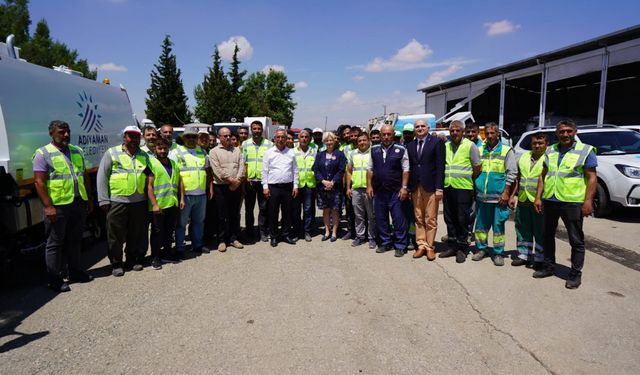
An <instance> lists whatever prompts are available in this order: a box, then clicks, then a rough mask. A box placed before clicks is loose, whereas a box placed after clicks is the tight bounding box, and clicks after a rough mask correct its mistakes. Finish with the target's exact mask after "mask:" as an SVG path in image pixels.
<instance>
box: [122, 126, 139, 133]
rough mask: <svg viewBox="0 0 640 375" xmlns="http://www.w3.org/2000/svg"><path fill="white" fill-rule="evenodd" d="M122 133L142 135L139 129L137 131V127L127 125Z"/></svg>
mask: <svg viewBox="0 0 640 375" xmlns="http://www.w3.org/2000/svg"><path fill="white" fill-rule="evenodd" d="M124 133H138V134H142V132H141V131H140V129H138V127H137V126H135V125H129V126H127V127H126V128H124V130H123V131H122V134H124Z"/></svg>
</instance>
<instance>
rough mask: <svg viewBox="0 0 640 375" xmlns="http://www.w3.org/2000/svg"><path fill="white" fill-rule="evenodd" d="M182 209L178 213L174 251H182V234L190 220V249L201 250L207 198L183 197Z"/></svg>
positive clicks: (203, 195)
mask: <svg viewBox="0 0 640 375" xmlns="http://www.w3.org/2000/svg"><path fill="white" fill-rule="evenodd" d="M184 203H185V205H184V209H183V210H181V211H180V216H179V217H178V225H176V249H177V250H178V251H184V232H185V228H186V227H187V223H188V222H189V218H191V226H190V227H189V228H190V234H191V248H192V249H193V250H196V251H197V250H200V249H202V231H203V230H204V216H205V213H206V211H207V196H206V195H205V194H202V195H185V197H184Z"/></svg>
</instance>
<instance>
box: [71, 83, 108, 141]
mask: <svg viewBox="0 0 640 375" xmlns="http://www.w3.org/2000/svg"><path fill="white" fill-rule="evenodd" d="M78 96H79V97H80V101H79V102H76V103H77V104H78V107H80V110H81V112H80V113H78V116H80V118H82V124H80V127H81V128H82V130H84V131H85V132H87V133H88V132H90V131H92V130H93V131H95V132H96V133H97V132H99V131H100V130H102V124H101V123H100V119H101V118H102V116H100V114H98V105H97V104H94V103H93V98H92V97H91V95H87V93H86V92H84V91H83V92H82V93H81V94H78Z"/></svg>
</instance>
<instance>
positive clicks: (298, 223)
mask: <svg viewBox="0 0 640 375" xmlns="http://www.w3.org/2000/svg"><path fill="white" fill-rule="evenodd" d="M429 130H430V129H429V125H428V124H427V122H426V121H423V120H417V121H416V122H415V124H407V125H405V127H404V128H403V131H402V132H399V133H398V132H396V131H395V130H394V127H393V126H391V125H384V126H382V128H381V129H379V130H374V131H371V132H366V131H364V130H362V129H360V128H358V127H350V126H348V125H343V126H340V127H339V128H338V130H337V131H336V132H323V131H322V130H321V129H318V128H317V129H314V130H311V129H305V130H302V131H301V132H300V133H299V135H298V142H297V144H295V143H293V142H294V137H293V135H292V134H291V133H290V132H288V131H287V130H285V129H280V130H277V131H276V132H275V134H274V135H273V138H272V140H269V139H267V138H265V137H264V136H263V124H262V123H261V122H259V121H254V122H253V123H251V124H250V128H249V129H248V128H240V129H239V130H238V131H237V133H236V134H232V132H231V130H230V129H228V128H220V129H219V130H218V132H217V134H210V133H209V132H208V131H198V130H197V129H195V128H186V129H185V131H184V133H183V134H182V135H181V142H180V143H181V144H180V145H178V144H176V142H174V136H173V127H172V126H171V125H163V126H161V127H160V129H156V128H155V127H153V126H148V127H145V128H144V129H143V130H142V131H141V130H140V129H139V128H138V127H136V126H128V127H126V128H125V129H124V131H123V142H122V144H120V145H117V146H114V147H111V148H110V149H108V151H107V152H105V154H104V156H103V158H102V160H101V162H100V166H99V168H98V173H97V187H96V190H97V202H98V204H99V206H100V208H101V209H102V210H103V211H104V212H106V230H107V243H108V244H107V247H108V258H109V261H110V263H111V266H112V274H113V276H116V277H119V276H122V275H124V272H125V270H127V269H130V270H135V271H139V270H142V269H143V261H144V258H145V256H146V254H147V249H148V248H149V244H150V247H151V267H153V268H154V269H161V268H162V264H163V263H166V262H178V261H180V260H181V259H184V258H185V254H186V246H185V239H186V237H187V236H189V237H190V240H191V250H192V251H193V252H196V253H208V252H210V251H211V250H214V249H217V250H218V251H219V252H225V251H226V250H227V248H228V247H233V248H243V247H244V245H245V244H248V243H255V242H257V241H263V242H270V245H271V246H273V247H276V246H278V244H279V243H280V242H285V243H289V244H295V243H296V242H297V241H299V240H301V239H304V241H307V242H311V241H312V240H313V236H314V235H315V234H316V233H315V231H314V222H315V217H316V211H315V210H316V207H317V209H319V210H322V219H323V231H322V233H321V235H322V236H321V237H320V239H321V240H322V241H332V242H333V241H337V239H338V235H339V229H340V222H341V219H342V218H346V222H347V228H345V229H346V233H345V234H343V235H342V236H341V238H342V239H343V240H351V246H353V247H357V246H361V245H365V244H367V245H368V247H369V248H370V249H375V251H376V252H377V253H385V252H387V251H391V250H393V251H394V255H395V256H396V257H402V256H404V255H405V254H406V253H407V251H408V250H415V252H414V254H413V257H414V258H421V257H423V256H426V258H427V259H428V260H429V261H433V260H434V259H435V258H436V249H435V238H436V232H437V229H438V228H437V227H438V220H437V215H438V211H439V205H440V202H441V201H442V202H443V206H444V207H443V208H444V210H443V211H444V221H445V223H446V236H444V237H443V241H444V242H445V243H446V250H444V251H442V252H440V254H439V257H440V258H447V257H455V258H456V262H458V263H462V262H465V260H466V258H467V256H468V254H469V250H470V242H472V241H475V248H476V250H477V251H476V252H475V254H473V256H472V260H474V261H480V260H482V259H484V258H485V257H490V258H491V259H492V261H493V263H494V264H495V265H496V266H503V265H504V256H503V254H504V245H505V222H506V221H507V219H508V218H509V216H510V214H511V212H512V210H515V225H516V236H517V250H518V254H519V255H518V257H517V258H516V259H514V260H513V261H512V262H511V264H512V265H513V266H524V265H526V266H528V267H532V268H533V269H534V271H535V272H534V273H533V277H535V278H542V277H548V276H552V275H554V265H555V231H556V227H557V224H558V220H559V218H562V219H563V221H564V223H565V226H566V228H567V231H568V234H569V239H570V243H571V272H570V273H569V276H568V278H567V281H566V287H567V288H577V287H579V286H580V283H581V275H582V267H583V263H584V235H583V232H582V220H583V217H584V216H588V215H590V214H591V213H592V210H593V209H592V200H593V196H594V193H595V183H596V172H595V168H596V166H597V159H596V157H595V153H594V152H593V148H592V147H591V146H589V145H586V144H582V143H580V142H577V141H576V140H575V134H576V132H577V127H576V125H575V123H573V122H572V121H569V120H566V121H561V122H560V123H558V125H557V128H556V134H557V136H558V139H559V143H558V144H554V145H549V141H548V139H547V137H546V135H545V134H544V133H542V132H541V133H536V134H535V135H534V136H533V141H532V150H531V151H529V152H526V153H524V154H522V155H519V156H516V154H515V153H514V151H513V149H511V147H509V146H508V145H506V144H503V143H502V142H501V140H500V136H499V134H500V133H499V128H498V125H497V124H495V123H488V124H486V125H485V127H484V134H485V139H484V140H482V139H480V138H479V137H478V133H479V132H478V130H479V129H478V126H477V125H476V124H472V123H471V124H467V125H466V126H465V124H463V123H462V122H460V121H453V122H452V123H451V124H450V125H449V138H448V140H443V139H442V138H441V137H438V136H437V135H436V134H431V133H430V132H429ZM49 134H50V135H51V143H49V144H47V145H45V146H43V147H41V148H39V149H38V150H36V153H35V154H34V162H33V170H34V176H35V182H36V189H37V192H38V195H39V197H40V199H41V200H42V203H43V205H44V213H45V227H46V232H47V236H48V237H47V245H46V264H47V270H48V275H49V286H50V287H51V288H53V289H54V290H56V291H58V292H64V291H68V290H69V289H70V288H69V285H68V282H69V281H71V282H73V281H79V282H87V281H90V280H91V276H90V275H88V274H87V273H86V272H84V271H83V270H82V269H81V267H80V263H79V253H80V239H81V235H82V223H83V222H84V219H85V217H86V214H87V212H91V210H92V209H93V204H92V201H93V197H92V194H91V192H92V191H93V189H92V188H91V186H90V178H89V176H88V175H87V171H86V168H85V161H84V156H83V154H82V150H81V149H80V148H78V147H76V146H74V145H72V144H70V143H69V140H70V128H69V125H68V124H67V123H65V122H62V121H53V122H51V124H50V125H49ZM232 136H235V137H236V140H237V142H238V143H234V141H232ZM141 138H144V141H145V144H144V146H142V147H141V146H140V143H141ZM238 145H239V146H238ZM243 201H244V206H245V230H244V232H241V228H240V210H241V207H242V202H243ZM256 203H257V205H258V217H257V225H256V222H255V217H254V209H255V205H256ZM343 212H344V215H343ZM149 226H151V230H150V231H149ZM187 230H188V233H187ZM490 231H492V232H493V238H492V246H489V232H490ZM174 242H175V246H174ZM212 243H214V244H215V245H213V246H210V245H211V244H212ZM123 246H124V249H123ZM123 252H124V254H123ZM124 255H126V261H125V257H124ZM67 280H68V281H67Z"/></svg>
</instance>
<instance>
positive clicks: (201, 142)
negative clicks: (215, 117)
mask: <svg viewBox="0 0 640 375" xmlns="http://www.w3.org/2000/svg"><path fill="white" fill-rule="evenodd" d="M198 146H199V147H200V148H201V149H202V151H204V153H205V154H206V155H209V151H211V149H213V147H215V146H213V145H211V137H210V135H209V131H208V130H207V129H199V130H198ZM207 196H209V185H207ZM217 211H218V209H217V208H216V199H209V200H207V208H206V212H205V215H204V231H203V235H202V243H203V247H205V246H206V247H207V248H209V246H212V245H211V244H213V243H215V242H216V240H217V234H218V214H217Z"/></svg>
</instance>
